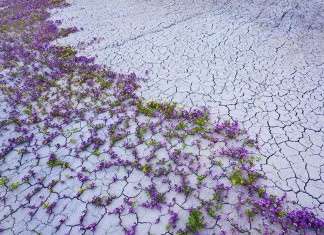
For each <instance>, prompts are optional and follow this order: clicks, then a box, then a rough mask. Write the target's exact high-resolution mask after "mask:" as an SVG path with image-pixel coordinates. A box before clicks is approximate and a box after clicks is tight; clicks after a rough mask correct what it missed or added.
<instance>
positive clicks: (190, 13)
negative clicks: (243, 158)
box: [55, 0, 324, 216]
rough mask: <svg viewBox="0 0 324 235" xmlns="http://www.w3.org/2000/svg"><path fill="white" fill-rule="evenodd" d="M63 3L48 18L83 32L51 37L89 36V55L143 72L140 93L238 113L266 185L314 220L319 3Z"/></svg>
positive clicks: (320, 161)
mask: <svg viewBox="0 0 324 235" xmlns="http://www.w3.org/2000/svg"><path fill="white" fill-rule="evenodd" d="M70 2H71V3H72V6H71V7H69V8H66V9H64V10H63V11H60V12H59V13H58V14H56V15H55V17H57V18H62V17H63V18H65V19H68V20H65V21H64V25H67V26H74V25H76V26H78V27H83V29H84V30H82V31H80V32H77V33H75V34H73V35H71V36H70V37H68V38H67V39H64V41H63V40H62V41H60V42H62V43H68V44H70V45H73V46H75V47H78V46H79V47H80V46H81V47H82V43H81V42H91V40H93V37H96V38H97V40H98V41H99V42H98V43H95V44H92V45H90V46H88V47H86V48H85V50H84V53H89V54H90V55H92V56H95V55H97V56H98V57H97V58H96V61H98V62H100V63H104V64H107V65H109V66H111V68H112V69H113V70H114V71H122V72H135V73H136V74H139V75H143V76H146V74H145V72H146V71H147V70H148V71H149V75H148V76H146V77H149V78H150V79H149V80H148V82H147V83H146V84H144V85H143V86H144V87H143V88H142V89H141V92H142V94H143V96H144V97H145V98H148V99H162V100H169V101H176V102H179V103H181V104H183V105H185V106H187V107H193V106H209V107H210V110H211V113H212V114H216V115H221V116H222V117H227V118H231V119H232V120H235V119H238V120H239V121H240V122H242V123H243V125H244V127H245V128H247V129H248V131H249V133H250V134H258V135H259V136H260V146H261V153H262V154H263V155H264V158H263V160H262V166H261V167H262V169H263V171H264V172H265V173H266V175H267V177H268V178H269V179H270V181H269V182H268V184H269V186H271V187H274V190H276V191H277V190H279V191H282V192H286V193H287V194H288V197H289V198H290V199H291V200H294V201H296V202H297V203H298V204H300V205H303V206H306V207H309V208H313V207H315V208H316V210H317V213H320V214H321V215H322V216H323V211H324V204H323V203H324V181H323V180H324V179H323V177H324V170H323V166H324V149H323V144H324V129H323V128H324V110H323V107H324V88H323V87H324V84H323V83H324V79H323V78H324V33H323V32H324V3H323V1H321V0H310V1H300V0H297V1H295V0H294V1H260V0H256V1H233V0H231V1H227V0H226V1H202V0H199V1H191V0H190V1H186V0H184V1H171V0H164V1H136V0H133V1H101V0H94V1H91V2H88V1H85V0H78V1H70ZM80 43H81V44H80ZM216 115H214V117H215V116H216Z"/></svg>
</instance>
